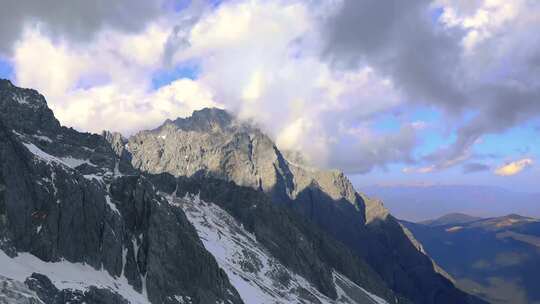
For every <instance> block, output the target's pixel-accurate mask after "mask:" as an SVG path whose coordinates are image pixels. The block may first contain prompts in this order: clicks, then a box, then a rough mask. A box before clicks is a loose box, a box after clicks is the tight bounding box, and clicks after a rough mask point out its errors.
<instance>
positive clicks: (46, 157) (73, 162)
mask: <svg viewBox="0 0 540 304" xmlns="http://www.w3.org/2000/svg"><path fill="white" fill-rule="evenodd" d="M23 145H24V146H25V147H26V148H27V149H28V151H30V153H32V154H34V156H35V157H36V158H38V159H40V160H42V161H44V162H46V163H49V164H50V163H56V164H61V165H64V166H66V167H69V168H72V169H74V168H76V167H78V166H80V165H82V164H88V165H90V166H93V167H95V166H96V165H94V164H93V163H91V162H90V161H89V160H85V159H77V158H73V157H71V156H69V157H63V158H58V157H56V156H53V155H50V154H48V153H47V152H45V151H43V150H41V149H40V148H38V147H37V146H36V145H34V144H32V143H23Z"/></svg>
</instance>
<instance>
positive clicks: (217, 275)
mask: <svg viewBox="0 0 540 304" xmlns="http://www.w3.org/2000/svg"><path fill="white" fill-rule="evenodd" d="M210 112H212V113H210V114H209V116H210V117H211V119H207V118H208V117H207V116H208V115H206V114H205V115H202V116H201V117H199V118H193V119H192V120H193V122H191V121H187V120H186V121H182V120H179V121H177V122H175V123H174V128H175V130H176V129H178V130H190V129H193V130H197V132H200V133H199V134H192V136H193V138H189V140H191V141H192V144H191V145H190V144H189V143H188V142H184V145H185V151H188V152H185V151H184V153H185V154H178V151H177V150H176V148H178V146H171V148H169V149H171V151H169V152H167V153H171V154H170V155H171V157H172V159H173V160H171V161H170V163H171V165H170V166H171V167H170V168H181V169H182V170H192V171H190V172H192V173H190V174H187V175H191V176H192V177H178V178H175V177H174V176H172V175H170V174H166V173H165V174H159V175H153V174H149V173H141V172H140V171H139V170H138V169H137V168H141V169H144V170H145V171H149V172H153V173H157V172H160V171H167V170H163V169H159V170H157V169H156V170H151V168H152V167H153V166H154V163H152V161H151V160H150V159H154V161H156V162H157V163H159V162H158V160H159V159H160V158H155V157H156V155H160V154H161V155H162V156H163V155H164V154H165V152H166V151H165V149H161V148H162V147H158V146H156V147H154V146H153V145H157V144H158V143H156V140H158V139H160V137H159V136H161V133H160V134H158V135H157V136H158V139H155V140H154V143H151V142H146V140H143V141H142V142H141V143H140V144H141V145H143V144H145V143H146V144H148V145H149V146H145V148H144V149H140V150H139V153H141V154H137V153H138V152H137V150H136V149H137V145H136V144H135V142H133V141H132V140H129V141H128V140H126V139H124V138H122V137H121V136H120V135H119V134H115V133H108V132H105V133H104V134H103V135H102V136H100V135H95V134H87V133H80V132H77V131H75V130H73V129H70V128H65V127H62V126H61V125H60V123H59V122H58V121H57V120H56V118H55V117H54V115H53V113H52V111H51V110H50V109H49V108H48V107H47V104H46V101H45V99H44V98H43V96H41V95H40V94H39V93H37V92H36V91H33V90H29V89H21V88H17V87H15V86H13V85H12V84H11V83H10V82H8V81H3V80H0V265H2V267H0V302H7V303H13V302H15V303H68V302H69V303H104V304H109V303H122V304H123V303H194V304H197V303H231V304H235V303H273V302H277V303H288V302H291V301H293V302H294V301H298V302H303V303H328V304H333V303H360V304H363V303H381V304H384V303H410V302H409V301H408V300H406V299H403V298H401V297H400V296H398V295H396V294H395V293H394V292H393V291H391V290H390V289H389V288H388V286H387V284H386V283H385V282H384V281H383V280H382V278H381V276H380V275H379V274H377V272H375V271H374V270H373V269H372V267H371V266H370V265H368V264H367V263H366V261H364V259H363V258H362V257H360V256H358V255H356V254H354V253H353V252H352V251H351V250H350V249H349V248H347V247H345V246H343V245H342V244H341V243H339V242H337V241H336V240H334V239H333V238H332V237H331V235H330V234H329V233H327V232H325V231H323V230H320V229H319V228H318V227H316V226H315V225H314V224H313V223H312V222H311V221H309V220H307V219H305V218H303V217H301V216H298V215H297V214H296V213H294V212H292V211H291V210H290V208H288V203H289V202H292V201H293V200H294V199H296V198H297V197H301V195H302V191H301V190H300V188H301V187H302V186H299V185H305V186H306V187H315V188H321V189H329V190H328V191H327V192H328V193H329V195H330V197H334V198H338V197H343V198H345V197H346V198H347V199H350V200H351V202H352V201H354V200H359V196H357V195H356V193H355V192H354V191H350V189H352V186H350V183H348V181H347V180H346V179H345V178H344V177H343V175H341V174H339V173H337V172H333V173H324V172H318V173H317V172H314V173H309V172H307V171H298V170H301V168H292V167H290V166H289V165H288V164H287V162H286V160H285V159H284V158H283V156H282V155H281V153H280V152H279V150H277V149H276V148H275V147H274V146H273V144H272V142H271V140H270V139H269V138H268V137H266V136H265V135H264V134H262V133H261V132H259V131H257V130H256V129H255V128H251V127H249V126H246V125H235V122H234V120H233V119H232V118H231V117H230V116H229V115H228V114H226V113H224V112H216V111H210ZM224 114H226V115H224ZM196 116H197V115H196ZM172 124H173V122H168V123H166V125H165V126H164V127H162V128H160V129H158V130H155V131H152V132H146V133H147V134H149V135H148V136H150V134H153V132H162V131H163V130H165V129H167V128H169V127H170V126H172ZM167 125H169V127H167ZM227 128H237V129H238V130H249V132H253V134H252V135H250V136H252V137H250V136H248V137H245V136H244V135H240V136H237V135H234V136H232V137H230V138H229V137H227V139H226V140H224V139H223V138H225V137H223V138H221V137H219V136H214V135H215V134H214V133H213V132H223V131H220V130H225V129H227ZM170 132H171V133H170V134H168V135H167V136H171V137H173V136H179V134H174V132H172V129H171V130H170ZM187 132H191V131H187ZM249 132H248V133H249ZM204 133H207V134H214V135H212V136H210V135H208V136H203V137H199V136H197V135H202V134H204ZM224 133H225V132H224ZM163 135H165V134H163ZM140 136H142V137H144V132H143V133H141V134H140ZM149 138H150V137H149ZM255 138H256V139H255ZM178 139H180V137H178ZM229 139H230V140H232V143H230V141H229ZM198 142H204V143H205V145H197V144H196V143H198ZM250 142H251V146H250V144H249V143H250ZM224 143H225V145H229V144H230V145H229V147H228V148H227V147H222V144H224ZM245 144H247V146H245ZM206 145H208V146H206ZM203 146H204V148H205V150H201V148H203ZM212 147H213V148H212ZM238 147H244V148H245V149H244V150H241V151H238V150H237V149H238ZM250 147H251V148H250ZM268 147H271V148H270V149H267V148H268ZM154 148H156V150H155V151H152V149H154ZM250 149H255V150H251V151H250ZM209 151H210V152H209ZM154 152H156V153H157V154H154ZM173 152H174V153H173ZM208 153H210V155H211V157H209V156H207V155H208ZM222 153H223V154H224V155H226V158H227V159H228V161H226V162H225V163H221V156H220V155H221V154H222ZM139 155H146V156H148V157H149V159H148V161H146V160H144V161H142V160H141V159H142V158H141V157H140V156H139ZM186 156H187V158H188V159H190V161H186ZM190 157H191V158H190ZM197 157H198V158H199V160H198V161H196V159H197ZM203 159H204V161H203ZM254 159H256V160H257V163H258V164H260V165H257V166H251V165H250V164H251V162H253V160H254ZM216 160H219V163H220V164H219V165H216ZM174 162H177V164H176V165H173V164H172V163H174ZM132 163H133V164H137V168H134V167H133V166H132ZM240 164H242V165H240ZM161 165H162V166H164V167H167V166H169V165H168V164H164V163H163V164H161ZM243 165H246V166H245V167H244V166H243ZM191 166H193V169H189V168H191ZM221 166H224V171H222V172H229V171H231V172H233V171H234V172H235V173H234V176H236V177H237V178H242V180H243V182H238V184H241V185H242V184H243V185H247V186H249V187H241V186H238V185H237V184H234V183H230V182H226V181H224V180H225V179H227V177H226V176H225V175H219V174H218V173H219V172H220V171H219V170H220V169H219V168H221ZM270 167H271V168H273V170H274V171H272V170H270V169H268V168H270ZM208 168H214V169H213V170H209V169H208ZM293 170H297V171H293ZM201 172H214V174H216V175H215V176H216V177H219V179H212V178H209V177H207V176H206V177H205V176H204V175H205V174H201ZM295 172H296V173H295ZM298 172H304V174H305V176H301V175H300V174H299V173H298ZM196 173H198V174H196ZM309 174H313V175H309ZM177 175H179V174H177ZM283 176H288V178H287V179H284V180H282V178H283ZM311 176H312V177H311ZM315 178H317V179H318V180H319V182H318V183H319V184H318V186H313V185H315V183H314V182H313V180H314V179H315ZM272 179H273V180H274V184H277V185H280V186H279V187H274V186H270V185H271V184H272V182H271V181H272ZM230 180H232V179H230ZM306 180H309V182H308V181H306ZM336 183H337V185H338V186H339V187H341V188H342V189H341V190H339V191H334V192H332V191H333V190H332V191H331V189H333V188H332V187H333V186H332V185H333V184H336ZM339 187H338V188H339ZM348 187H350V188H349V190H346V188H348ZM259 190H263V191H264V192H263V191H259ZM265 192H266V193H272V195H273V196H271V198H272V200H273V201H278V199H279V200H280V201H282V202H283V204H274V203H273V202H272V200H271V199H269V196H267V195H266V194H265ZM195 197H197V199H195ZM347 206H351V204H349V205H347ZM352 206H353V207H352V209H350V210H354V211H355V212H357V213H358V212H359V210H363V209H361V208H362V206H361V205H360V204H357V205H356V206H354V205H352ZM186 214H187V216H186ZM318 216H319V218H321V219H322V218H323V217H322V215H318ZM362 219H363V218H362ZM362 221H363V220H362ZM253 294H256V295H260V296H256V297H253ZM283 299H288V300H283Z"/></svg>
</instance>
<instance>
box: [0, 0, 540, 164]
mask: <svg viewBox="0 0 540 304" xmlns="http://www.w3.org/2000/svg"><path fill="white" fill-rule="evenodd" d="M52 2H54V3H53V5H52V7H51V8H47V9H45V8H44V7H43V5H44V4H42V2H41V1H31V0H26V1H20V3H19V4H16V3H15V2H14V3H13V4H10V5H11V6H13V7H11V10H12V13H11V15H10V14H8V13H6V12H5V11H3V12H2V13H0V17H2V18H0V25H1V26H0V38H2V41H5V43H4V44H3V45H2V47H1V48H0V54H3V55H0V57H1V56H3V57H4V58H6V60H7V62H9V64H11V65H12V67H13V71H14V78H15V82H16V83H17V84H19V85H22V86H27V87H34V88H36V89H38V90H40V91H41V92H42V93H43V94H44V95H45V96H46V97H47V99H48V100H49V103H50V105H51V107H52V108H53V110H54V111H55V113H56V114H57V115H58V117H59V118H60V120H61V121H62V122H63V123H64V124H66V125H70V126H74V127H76V128H78V129H81V130H88V131H92V132H100V131H101V129H103V128H105V129H111V130H117V131H121V132H123V133H124V134H126V135H129V134H131V133H133V132H134V131H136V130H140V129H143V128H153V127H155V126H157V125H159V124H160V123H161V122H162V121H164V120H165V119H167V118H171V119H174V118H176V117H178V116H187V115H190V114H191V112H192V111H193V110H196V109H200V108H202V107H206V106H219V107H224V108H226V109H228V110H230V111H232V112H234V113H236V114H237V115H238V116H239V117H241V118H244V119H252V120H254V121H256V122H257V123H258V124H259V125H260V126H262V128H263V129H265V131H267V132H268V133H270V134H271V136H273V137H274V139H275V140H276V142H277V143H278V145H279V146H280V147H281V148H283V149H286V150H302V151H303V152H305V153H307V156H308V158H309V159H310V160H311V161H312V162H314V163H316V164H317V165H319V166H326V167H338V168H341V169H344V170H345V171H347V172H348V173H366V172H370V171H372V170H373V169H374V168H377V169H382V170H383V171H384V170H389V168H390V167H391V166H392V165H394V164H399V165H400V166H402V167H401V168H399V169H398V170H397V171H399V172H407V173H411V174H414V173H424V174H432V173H434V172H438V171H441V170H446V169H449V168H453V167H455V166H457V165H463V172H466V173H479V172H484V171H489V168H491V167H495V166H494V165H493V164H485V162H484V160H483V159H480V157H479V156H478V155H479V153H478V152H477V151H476V149H477V147H478V146H479V145H481V144H482V139H483V138H484V137H485V136H486V135H487V134H498V133H500V132H503V131H506V130H508V129H511V128H513V127H515V126H520V125H522V124H523V123H524V122H527V121H529V120H531V119H535V118H538V117H539V116H540V101H539V95H540V93H539V92H540V90H539V88H540V80H539V79H540V77H539V76H540V75H539V74H540V59H539V58H540V57H539V56H538V49H539V48H540V40H538V39H533V37H535V34H534V29H535V28H537V27H538V26H539V25H540V24H539V23H540V20H539V18H538V15H539V14H540V4H536V2H534V1H526V0H512V1H498V0H474V1H447V0H435V1H427V0H412V1H397V0H388V1H375V0H337V1H336V0H317V1H310V0H305V1H303V0H293V1H285V0H267V1H262V0H230V1H202V0H194V1H188V2H186V3H185V4H184V3H182V5H178V3H176V4H175V2H173V1H168V0H163V1H162V0H157V1H122V0H120V1H118V2H115V3H114V4H110V3H107V4H105V3H102V2H100V1H98V2H92V3H86V2H84V3H82V2H81V1H74V2H73V1H71V2H70V3H63V2H64V1H61V0H55V1H52ZM68 8H69V10H68ZM68 12H69V14H68ZM8 15H9V16H8ZM3 17H5V18H3ZM9 29H11V30H9ZM0 59H1V58H0ZM44 62H46V64H43V63H44ZM0 63H1V62H0ZM36 67H39V68H36ZM426 109H427V110H426ZM418 111H420V112H422V111H424V112H426V111H427V112H428V113H429V114H422V113H420V114H418V113H417V112H418ZM434 116H436V117H437V118H433V117H434ZM441 138H444V139H441ZM505 156H506V157H513V159H516V158H518V157H523V155H521V156H517V155H505ZM491 165H493V166H491Z"/></svg>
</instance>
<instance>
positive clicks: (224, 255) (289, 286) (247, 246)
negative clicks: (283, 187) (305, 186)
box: [167, 195, 388, 304]
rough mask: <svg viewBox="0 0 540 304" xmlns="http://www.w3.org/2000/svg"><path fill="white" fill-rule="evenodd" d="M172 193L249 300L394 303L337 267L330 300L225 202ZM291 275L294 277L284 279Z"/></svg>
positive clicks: (171, 200) (257, 303) (172, 199)
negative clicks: (268, 247)
mask: <svg viewBox="0 0 540 304" xmlns="http://www.w3.org/2000/svg"><path fill="white" fill-rule="evenodd" d="M167 198H168V200H169V203H170V204H173V205H175V206H178V207H181V208H182V209H183V210H184V212H185V213H186V216H187V217H188V219H189V221H190V222H191V223H192V224H193V226H195V228H196V230H197V233H198V235H199V237H200V238H201V240H202V241H203V243H204V246H205V248H206V250H208V251H209V252H210V253H211V254H212V255H213V256H214V257H215V258H216V260H217V262H218V264H219V266H220V267H221V268H222V269H223V270H224V271H225V272H226V273H227V276H228V277H229V280H230V281H231V283H232V285H233V286H234V287H235V288H236V289H237V290H238V292H239V293H240V296H241V297H242V299H243V300H244V302H245V303H249V304H270V303H272V304H274V303H276V304H281V303H283V304H285V303H306V302H307V303H309V302H312V303H317V302H320V303H325V304H330V303H359V304H364V303H365V304H388V303H387V302H386V301H384V300H383V299H381V298H379V297H377V296H375V295H373V294H370V293H369V292H367V291H366V290H364V289H363V288H361V287H359V286H358V285H356V284H355V283H353V282H352V281H350V280H349V279H347V278H346V277H345V276H343V275H341V274H339V273H337V272H334V283H335V284H336V289H337V292H338V299H337V300H333V299H330V298H328V297H326V296H325V295H323V294H321V293H320V292H319V291H318V290H317V289H316V288H315V287H314V286H312V285H311V284H310V283H309V282H308V281H307V280H306V279H304V278H303V277H301V276H300V275H298V274H295V273H293V272H291V271H290V270H288V269H287V268H286V267H285V266H283V265H282V264H281V263H280V262H279V261H278V260H277V259H275V258H273V257H272V256H271V255H270V254H269V253H268V251H267V250H266V249H265V248H264V247H263V246H262V245H261V244H259V243H258V242H257V240H256V238H255V236H254V235H253V234H251V233H249V232H248V231H246V230H245V229H244V228H243V227H242V226H241V225H240V224H239V223H238V222H237V221H236V220H235V219H234V218H233V217H232V216H231V215H230V214H228V213H227V212H226V211H224V210H223V209H221V208H220V207H219V206H217V205H215V204H213V203H207V202H204V201H202V200H201V199H200V198H199V196H198V195H187V196H186V197H184V198H182V199H179V198H175V197H172V196H168V197H167ZM286 277H288V278H289V279H288V280H284V279H283V278H286Z"/></svg>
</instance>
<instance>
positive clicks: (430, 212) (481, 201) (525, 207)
mask: <svg viewBox="0 0 540 304" xmlns="http://www.w3.org/2000/svg"><path fill="white" fill-rule="evenodd" d="M361 190H362V191H363V192H365V193H366V194H368V195H370V196H372V197H376V198H380V199H381V200H383V201H384V205H385V207H387V208H388V209H389V210H390V211H391V212H392V214H393V215H394V216H396V217H397V218H400V219H404V220H408V221H414V222H417V221H423V220H429V219H433V218H437V217H440V216H443V215H446V214H449V213H464V214H469V215H472V216H479V217H496V216H504V215H507V214H512V213H515V214H523V215H527V216H531V217H537V218H540V193H537V194H530V193H521V192H513V191H510V190H506V189H503V188H500V187H491V186H474V185H427V186H406V185H397V186H368V187H362V188H361Z"/></svg>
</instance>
